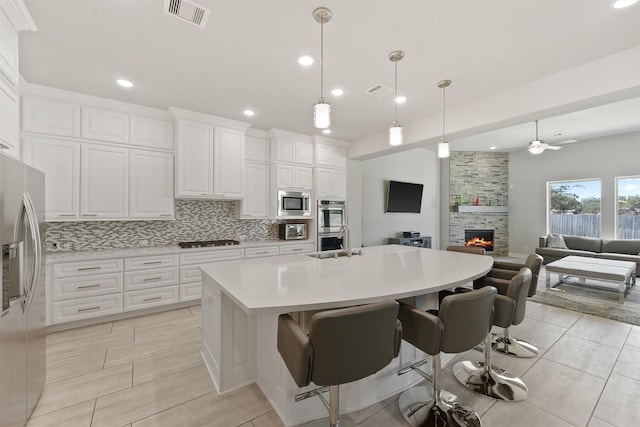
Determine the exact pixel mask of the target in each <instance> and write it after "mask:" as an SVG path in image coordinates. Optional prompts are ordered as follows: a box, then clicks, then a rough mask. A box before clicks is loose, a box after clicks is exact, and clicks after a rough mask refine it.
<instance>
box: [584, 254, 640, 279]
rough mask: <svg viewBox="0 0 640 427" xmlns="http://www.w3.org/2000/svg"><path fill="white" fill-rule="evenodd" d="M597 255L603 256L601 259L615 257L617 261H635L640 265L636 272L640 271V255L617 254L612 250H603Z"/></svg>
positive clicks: (598, 256)
mask: <svg viewBox="0 0 640 427" xmlns="http://www.w3.org/2000/svg"><path fill="white" fill-rule="evenodd" d="M595 255H596V256H595V257H596V258H601V259H613V260H616V261H629V262H635V263H636V264H637V265H638V268H637V269H636V273H640V271H638V270H640V255H627V254H616V253H611V252H603V253H600V254H595ZM636 275H637V274H636Z"/></svg>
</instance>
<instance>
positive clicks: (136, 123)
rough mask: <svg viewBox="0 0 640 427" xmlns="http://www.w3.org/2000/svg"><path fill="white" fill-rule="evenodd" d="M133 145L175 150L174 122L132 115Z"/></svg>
mask: <svg viewBox="0 0 640 427" xmlns="http://www.w3.org/2000/svg"><path fill="white" fill-rule="evenodd" d="M129 132H130V141H131V145H139V146H141V147H149V148H157V149H160V150H173V122H172V121H168V120H159V119H152V118H150V117H142V116H136V115H131V121H130V128H129Z"/></svg>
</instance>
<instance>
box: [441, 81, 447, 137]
mask: <svg viewBox="0 0 640 427" xmlns="http://www.w3.org/2000/svg"><path fill="white" fill-rule="evenodd" d="M446 93H447V87H446V86H443V87H442V142H445V139H444V119H445V105H446V96H447V95H446Z"/></svg>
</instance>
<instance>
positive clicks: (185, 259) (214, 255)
mask: <svg viewBox="0 0 640 427" xmlns="http://www.w3.org/2000/svg"><path fill="white" fill-rule="evenodd" d="M244 251H245V250H244V249H240V248H238V249H224V250H218V251H204V252H190V253H186V254H180V301H191V300H196V299H200V298H201V297H202V271H201V270H200V267H199V265H201V264H208V263H211V262H217V261H230V260H234V259H242V258H244Z"/></svg>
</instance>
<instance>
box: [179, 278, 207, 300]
mask: <svg viewBox="0 0 640 427" xmlns="http://www.w3.org/2000/svg"><path fill="white" fill-rule="evenodd" d="M200 298H202V282H194V283H187V284H186V285H180V301H192V300H194V299H200Z"/></svg>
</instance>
